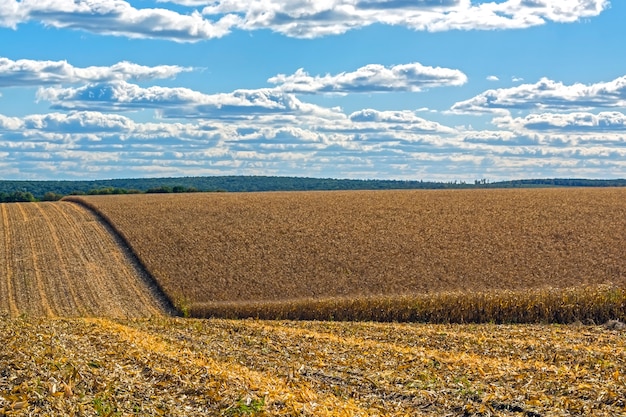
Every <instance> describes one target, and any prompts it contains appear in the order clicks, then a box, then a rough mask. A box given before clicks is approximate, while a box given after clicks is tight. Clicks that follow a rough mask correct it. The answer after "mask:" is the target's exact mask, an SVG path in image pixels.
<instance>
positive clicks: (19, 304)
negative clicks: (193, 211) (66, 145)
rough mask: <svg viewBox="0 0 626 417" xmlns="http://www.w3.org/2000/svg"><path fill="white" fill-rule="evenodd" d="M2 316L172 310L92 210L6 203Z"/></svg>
mask: <svg viewBox="0 0 626 417" xmlns="http://www.w3.org/2000/svg"><path fill="white" fill-rule="evenodd" d="M0 215H1V221H0V242H1V243H2V244H1V245H0V248H1V249H0V251H1V252H0V312H5V313H7V314H9V315H10V316H13V317H16V316H20V315H26V316H36V317H56V316H59V317H93V316H103V317H150V316H155V315H162V314H164V313H165V312H169V309H168V307H169V305H168V303H167V302H165V301H164V300H163V297H162V296H159V295H158V294H156V293H157V292H156V291H155V290H154V289H153V288H151V287H150V285H149V279H148V278H146V276H145V273H144V272H143V270H142V269H141V268H140V267H139V266H138V265H137V264H136V263H135V262H134V261H133V259H132V257H131V256H130V255H129V254H128V253H126V251H125V250H124V249H123V248H124V247H123V246H122V245H120V242H119V240H118V239H117V238H116V237H115V235H114V234H112V233H111V231H110V230H108V229H107V227H106V225H105V224H104V223H103V222H102V221H101V220H100V219H99V218H98V217H97V216H95V215H94V214H93V213H91V212H90V211H88V210H86V209H84V208H82V207H79V206H78V205H75V204H72V203H66V202H54V203H50V202H47V203H11V204H0Z"/></svg>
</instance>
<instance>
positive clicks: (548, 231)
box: [71, 189, 626, 323]
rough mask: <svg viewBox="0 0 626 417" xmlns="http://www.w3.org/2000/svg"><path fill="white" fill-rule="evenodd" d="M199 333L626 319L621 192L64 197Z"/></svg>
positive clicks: (625, 209)
mask: <svg viewBox="0 0 626 417" xmlns="http://www.w3.org/2000/svg"><path fill="white" fill-rule="evenodd" d="M71 200H72V201H78V202H80V203H81V204H83V205H85V206H88V207H91V208H93V209H94V210H96V211H97V212H98V213H100V214H101V215H102V216H103V217H104V218H105V219H107V220H108V221H109V222H110V223H111V224H112V225H113V226H114V227H115V228H116V230H117V231H118V232H119V233H120V234H121V235H122V236H123V237H124V238H125V240H126V241H127V242H128V243H129V245H130V246H131V247H132V249H133V250H134V252H135V253H136V254H137V256H138V257H139V258H140V259H141V260H142V262H143V264H144V266H145V267H146V269H147V270H148V271H149V272H150V273H151V274H152V275H153V276H154V278H155V279H156V280H157V281H158V282H159V283H160V285H161V287H162V288H163V290H164V291H165V293H166V294H167V295H168V296H169V297H170V299H172V300H173V301H174V302H175V303H177V305H178V306H179V307H180V308H181V309H182V310H184V312H185V313H189V314H191V315H193V316H196V317H258V318H272V319H274V318H284V319H335V320H351V319H353V320H354V319H357V320H383V321H386V320H387V321H404V320H408V321H430V322H485V321H494V322H503V323H506V322H574V321H577V320H580V321H590V320H595V321H597V322H603V321H605V320H606V319H608V318H620V319H624V318H625V316H626V311H625V305H626V292H625V288H626V287H625V284H626V190H625V189H517V190H512V189H507V190H443V191H442V190H434V191H425V190H419V191H406V190H404V191H363V192H361V191H358V192H357V191H348V192H283V193H233V194H224V193H209V194H188V195H133V196H89V197H73V198H72V199H71Z"/></svg>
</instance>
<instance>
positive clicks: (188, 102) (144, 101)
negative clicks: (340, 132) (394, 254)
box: [37, 81, 335, 119]
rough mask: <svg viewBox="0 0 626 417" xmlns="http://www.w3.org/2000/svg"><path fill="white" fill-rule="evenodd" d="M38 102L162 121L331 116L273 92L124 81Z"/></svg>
mask: <svg viewBox="0 0 626 417" xmlns="http://www.w3.org/2000/svg"><path fill="white" fill-rule="evenodd" d="M37 98H38V99H39V100H46V101H50V102H51V103H52V107H53V108H55V109H61V110H96V111H133V110H143V109H156V110H158V111H159V115H160V116H161V117H166V118H207V119H210V118H251V117H254V116H259V115H267V114H281V115H315V114H320V115H322V116H331V115H332V114H333V113H335V110H333V109H326V108H323V107H320V106H317V105H314V104H309V103H304V102H302V101H300V100H298V99H297V98H296V97H295V96H294V95H293V94H286V93H283V92H282V91H279V90H276V89H258V90H235V91H233V92H232V93H219V94H204V93H201V92H198V91H195V90H191V89H189V88H183V87H177V88H171V87H160V86H152V87H146V88H144V87H140V86H138V85H136V84H131V83H128V82H125V81H115V82H110V83H101V84H89V85H86V86H81V87H76V88H72V87H69V88H62V87H46V88H40V89H39V91H38V93H37Z"/></svg>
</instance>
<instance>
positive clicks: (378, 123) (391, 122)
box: [348, 109, 455, 134]
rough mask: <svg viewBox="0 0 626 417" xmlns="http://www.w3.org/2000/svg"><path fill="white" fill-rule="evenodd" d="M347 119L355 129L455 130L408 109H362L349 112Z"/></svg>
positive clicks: (429, 131) (446, 132)
mask: <svg viewBox="0 0 626 417" xmlns="http://www.w3.org/2000/svg"><path fill="white" fill-rule="evenodd" d="M348 119H349V120H350V121H351V122H353V123H354V124H355V128H356V129H357V130H363V129H372V130H375V131H377V132H383V131H390V130H392V131H393V130H396V131H398V130H403V131H411V132H414V133H433V134H434V133H438V134H450V133H454V132H455V129H452V128H450V127H447V126H444V125H442V124H440V123H437V122H434V121H431V120H426V119H423V118H421V117H418V116H417V115H416V114H415V113H414V112H412V111H408V110H404V111H378V110H374V109H363V110H360V111H357V112H354V113H352V114H350V115H349V116H348Z"/></svg>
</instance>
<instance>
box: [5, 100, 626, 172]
mask: <svg viewBox="0 0 626 417" xmlns="http://www.w3.org/2000/svg"><path fill="white" fill-rule="evenodd" d="M597 116H598V117H600V119H604V120H611V121H612V122H611V123H613V124H616V125H618V124H620V123H621V124H623V123H624V118H625V117H624V115H621V114H618V113H611V114H609V113H607V114H606V115H605V114H598V115H597ZM578 119H580V120H585V117H581V116H579V117H578ZM317 122H318V123H317V124H311V125H306V124H303V123H301V118H300V117H297V118H294V119H292V120H289V119H285V120H284V121H283V122H281V123H270V124H265V125H263V124H259V123H257V121H256V120H252V121H251V120H247V119H239V120H236V121H232V120H211V121H203V120H186V121H183V122H178V121H176V122H173V121H168V120H163V121H158V122H137V121H134V120H132V119H131V118H128V117H126V116H123V115H117V114H110V113H101V112H95V111H72V112H69V113H67V114H66V113H50V114H33V115H28V116H24V117H19V118H18V117H9V116H4V115H0V155H2V156H3V158H2V161H1V162H0V163H2V164H3V171H2V172H3V175H4V176H5V178H8V177H11V178H21V179H24V178H32V177H33V176H35V177H38V178H45V177H48V178H49V177H50V176H54V177H55V178H72V177H74V176H76V175H77V173H81V175H84V173H85V172H89V173H90V175H91V177H94V178H106V177H114V176H120V175H124V176H144V175H146V174H151V175H164V176H181V175H182V176H184V175H216V174H221V175H244V174H247V175H300V176H301V175H302V173H303V172H306V173H307V175H316V176H327V177H346V178H349V177H361V178H363V177H366V178H368V177H369V178H394V179H402V178H407V179H415V178H428V179H440V180H444V181H447V180H450V179H451V178H450V173H451V172H456V173H459V172H463V173H464V174H463V175H464V177H460V178H458V179H464V180H468V181H472V180H473V179H476V178H489V179H491V180H495V179H499V178H501V179H508V178H511V177H516V178H529V177H559V176H560V177H563V176H570V175H571V173H572V172H576V173H577V175H584V176H587V177H591V178H593V177H606V172H611V173H612V175H622V176H624V175H626V162H625V161H626V133H625V132H624V131H623V130H621V131H620V130H619V129H614V130H609V131H604V132H598V131H588V132H584V131H583V132H578V131H576V132H568V131H563V130H556V131H551V130H547V129H546V130H543V131H539V130H537V131H529V130H526V131H523V132H517V131H514V130H512V129H508V128H507V129H503V130H492V131H490V130H478V131H468V130H463V129H452V128H449V127H446V126H442V125H440V124H438V123H436V122H433V121H428V120H425V119H422V118H419V117H417V116H416V115H415V114H414V112H408V111H377V110H372V109H364V110H361V111H357V112H353V113H351V114H350V115H347V116H345V115H344V117H343V118H342V119H322V118H319V119H317ZM433 133H436V134H433Z"/></svg>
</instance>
